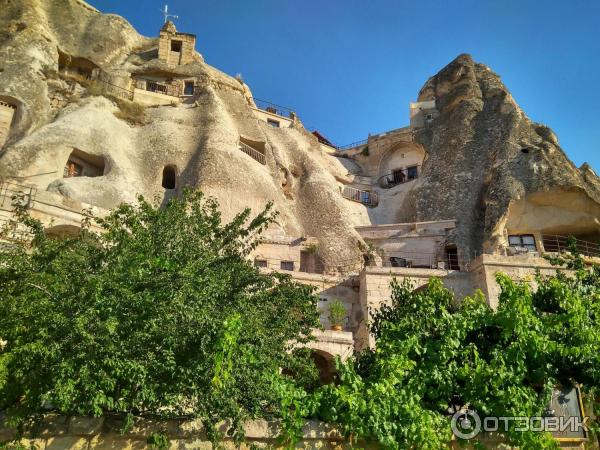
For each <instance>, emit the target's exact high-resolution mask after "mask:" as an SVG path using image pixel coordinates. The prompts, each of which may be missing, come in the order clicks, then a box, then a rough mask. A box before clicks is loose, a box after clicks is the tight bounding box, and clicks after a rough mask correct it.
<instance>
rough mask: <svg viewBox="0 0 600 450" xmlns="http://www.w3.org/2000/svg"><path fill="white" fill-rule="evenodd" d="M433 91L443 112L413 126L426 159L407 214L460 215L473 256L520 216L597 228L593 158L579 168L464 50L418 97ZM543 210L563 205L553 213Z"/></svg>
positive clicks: (598, 195) (598, 187) (547, 225)
mask: <svg viewBox="0 0 600 450" xmlns="http://www.w3.org/2000/svg"><path fill="white" fill-rule="evenodd" d="M432 98H435V100H436V107H437V109H438V110H439V112H440V115H439V117H437V118H436V119H435V120H434V121H433V122H432V123H431V124H430V125H429V126H428V127H425V128H423V129H421V130H419V131H417V132H416V133H415V140H416V141H417V142H419V143H421V144H422V145H423V146H424V147H425V148H426V149H427V158H426V160H425V161H424V163H423V171H422V177H421V178H420V179H419V181H418V185H417V186H416V187H415V188H414V189H412V190H411V192H410V193H409V195H408V198H407V200H406V202H405V205H404V206H403V208H402V209H401V220H406V221H424V220H434V219H438V218H443V217H447V218H456V219H457V244H458V246H459V248H461V247H462V249H463V250H464V253H465V259H467V260H468V259H469V258H471V257H473V256H474V255H475V254H476V253H481V252H482V251H493V250H494V249H495V248H496V247H497V246H498V245H499V241H500V237H501V233H502V231H503V230H504V227H505V226H506V224H507V221H509V220H510V221H513V222H514V221H516V220H517V218H516V217H514V216H515V215H517V214H518V215H520V216H521V219H526V220H528V221H529V222H530V223H528V225H527V227H526V228H533V229H537V230H541V231H545V232H555V233H557V234H563V233H571V232H572V233H577V234H579V235H597V234H598V231H599V225H600V224H599V223H598V218H600V207H599V203H600V179H599V178H598V177H597V176H596V174H595V173H594V171H593V170H592V169H591V168H590V167H589V166H588V165H587V164H584V165H583V166H582V167H581V168H579V169H578V168H577V167H575V165H574V164H573V163H572V162H571V161H570V160H569V159H568V158H567V156H566V155H565V153H564V151H563V150H562V149H561V148H560V146H559V144H558V139H557V137H556V136H555V134H554V133H553V132H552V130H551V129H550V128H548V127H547V126H545V125H541V124H539V123H534V122H532V121H531V120H530V119H529V118H528V117H527V116H526V115H525V113H524V112H523V110H521V108H520V107H519V106H518V105H517V103H516V102H515V100H514V99H513V98H512V96H511V94H510V93H509V91H508V89H507V88H506V86H504V84H503V83H502V82H501V81H500V77H499V76H498V75H496V74H495V73H494V72H492V71H491V70H490V68H489V67H487V66H485V65H483V64H478V63H475V62H474V61H473V60H472V58H471V57H470V56H469V55H460V56H459V57H457V58H456V59H455V60H454V61H452V62H451V63H450V64H448V65H447V66H446V67H444V68H443V69H442V70H441V71H440V72H439V73H438V74H437V75H435V76H433V77H431V78H430V79H429V80H428V81H427V82H426V83H425V85H424V86H423V88H422V89H421V91H420V93H419V101H425V100H430V99H432ZM523 202H527V204H526V205H520V206H521V207H520V208H518V210H517V208H516V207H517V206H519V203H523ZM511 207H515V210H514V214H513V215H512V216H513V217H511ZM543 207H547V208H556V209H553V212H552V217H545V214H544V211H543V210H542V209H543ZM561 210H562V213H559V211H561ZM558 215H562V216H563V217H562V218H561V217H557V216H558ZM561 219H562V220H561ZM532 222H537V223H532ZM574 222H579V224H578V225H577V226H574V224H573V223H574ZM520 226H521V227H523V224H521V225H519V224H515V228H519V227H520Z"/></svg>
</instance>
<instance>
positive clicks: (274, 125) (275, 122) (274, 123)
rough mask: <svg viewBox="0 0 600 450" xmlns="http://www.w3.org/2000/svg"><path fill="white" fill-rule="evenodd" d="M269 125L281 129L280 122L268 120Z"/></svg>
mask: <svg viewBox="0 0 600 450" xmlns="http://www.w3.org/2000/svg"><path fill="white" fill-rule="evenodd" d="M267 123H268V124H269V125H271V126H272V127H274V128H279V120H273V119H267Z"/></svg>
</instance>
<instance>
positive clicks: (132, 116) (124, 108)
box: [87, 81, 146, 125]
mask: <svg viewBox="0 0 600 450" xmlns="http://www.w3.org/2000/svg"><path fill="white" fill-rule="evenodd" d="M115 89H118V88H116V87H115ZM87 92H88V94H89V95H95V96H103V97H106V98H108V99H109V100H111V101H112V102H114V103H115V104H116V105H117V106H118V107H119V111H117V112H116V113H115V116H116V117H118V118H119V119H121V120H125V121H126V122H129V123H130V124H131V125H144V124H145V123H146V108H145V107H144V106H142V105H140V104H139V103H136V102H132V101H129V100H125V99H123V98H121V97H117V96H116V95H114V94H112V93H111V91H110V90H109V89H108V88H107V86H106V85H105V84H104V83H102V82H100V81H95V82H93V83H91V84H89V87H88V89H87Z"/></svg>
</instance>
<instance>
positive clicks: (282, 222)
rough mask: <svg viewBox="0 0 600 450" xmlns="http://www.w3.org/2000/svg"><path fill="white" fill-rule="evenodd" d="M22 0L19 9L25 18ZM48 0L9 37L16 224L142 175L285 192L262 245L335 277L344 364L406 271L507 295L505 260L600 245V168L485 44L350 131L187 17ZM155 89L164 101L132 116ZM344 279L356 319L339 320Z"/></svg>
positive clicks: (108, 195)
mask: <svg viewBox="0 0 600 450" xmlns="http://www.w3.org/2000/svg"><path fill="white" fill-rule="evenodd" d="M22 1H23V0H20V1H16V2H12V3H11V6H10V7H9V6H7V11H6V12H5V14H4V16H3V17H6V19H1V20H0V25H2V26H3V27H4V26H5V27H6V28H7V29H11V30H15V32H18V30H19V27H20V25H19V23H20V22H19V20H21V19H20V15H19V11H18V4H19V3H21V2H22ZM28 1H30V2H33V3H34V4H35V5H36V6H35V8H29V9H28V11H30V12H29V16H28V20H31V21H35V23H36V26H39V27H40V30H41V31H40V33H42V34H43V35H44V37H45V39H44V40H36V39H33V38H30V39H27V38H25V37H23V39H21V40H20V41H19V42H18V48H16V49H15V48H12V47H10V46H9V45H8V44H6V43H5V42H2V43H0V60H5V61H6V67H7V68H8V67H10V70H8V69H7V70H4V71H0V100H1V101H0V144H4V141H6V144H5V145H4V147H3V148H1V150H0V224H1V223H3V222H4V223H6V222H7V221H9V220H10V218H11V217H12V209H11V205H10V202H11V201H10V199H11V197H12V196H13V195H14V194H16V193H21V194H22V198H23V201H25V202H26V204H27V206H28V207H29V208H30V211H31V214H32V215H33V216H34V217H37V218H39V219H40V220H42V222H43V223H45V224H46V225H47V227H48V232H49V233H50V234H52V235H56V236H61V235H65V234H72V233H76V232H77V230H78V227H79V225H80V222H81V219H82V214H83V211H84V210H86V209H90V208H91V209H92V210H93V211H94V212H95V213H96V214H98V215H103V214H105V213H106V212H107V211H108V210H110V209H111V208H114V207H115V206H117V205H118V204H119V203H121V202H133V201H135V199H136V196H137V195H138V194H142V195H144V196H145V197H146V198H149V199H152V198H158V199H159V201H160V202H161V203H162V204H164V203H165V202H168V201H169V199H171V198H173V197H174V196H177V195H178V194H179V192H180V191H181V188H182V187H184V186H191V187H194V188H197V189H201V190H202V191H204V192H205V193H206V194H207V195H210V196H213V197H215V198H216V199H217V200H218V201H219V203H220V205H221V208H222V210H223V219H224V220H228V219H231V218H232V217H233V216H234V215H235V214H236V213H238V212H239V211H241V210H243V209H244V208H246V207H249V208H251V209H253V211H255V212H257V211H259V210H261V209H262V208H264V205H265V204H266V203H267V202H268V201H272V202H273V203H274V208H275V209H276V210H278V211H279V213H280V215H279V217H278V221H277V224H276V225H274V226H273V227H272V229H269V230H268V232H267V233H266V235H265V239H264V241H263V243H262V244H261V245H260V246H259V247H258V248H257V249H256V250H255V251H254V253H253V254H252V256H251V258H252V260H253V262H254V264H256V266H258V267H260V268H261V270H264V271H269V270H276V271H282V272H284V273H288V274H290V276H292V277H293V278H294V279H295V280H297V281H298V282H300V283H305V284H309V285H312V286H315V287H316V288H317V292H318V295H319V298H320V302H319V309H320V310H321V311H322V320H321V322H322V325H323V328H324V330H315V336H316V338H317V340H316V341H315V342H314V343H313V344H312V347H313V348H314V351H315V359H316V360H317V361H318V362H319V364H320V365H321V367H322V369H323V373H324V376H326V375H327V374H330V372H331V370H332V358H333V356H335V355H339V356H341V357H344V358H345V357H348V356H349V355H351V354H352V352H353V351H358V350H362V349H364V348H366V347H368V346H372V345H373V342H372V338H371V337H370V336H369V334H368V324H369V320H370V316H369V315H370V311H372V309H373V308H377V307H379V306H380V305H382V304H383V303H385V302H386V301H389V299H390V282H391V280H392V279H393V278H397V279H409V280H410V281H411V282H412V283H413V284H414V287H415V289H418V288H421V287H423V286H425V285H427V283H428V282H429V280H431V278H433V277H437V278H440V279H441V280H442V281H443V283H444V284H445V285H446V286H447V287H448V288H449V289H451V290H452V291H453V292H454V294H455V296H456V297H457V299H459V300H460V299H462V298H464V297H465V296H467V295H471V294H473V293H474V292H475V291H476V290H477V289H480V290H482V291H483V293H484V294H485V295H486V297H487V299H488V302H489V304H490V305H491V306H492V307H494V306H496V304H497V301H498V289H499V288H498V286H497V284H496V282H495V279H494V275H495V274H496V273H497V272H499V271H502V272H505V273H507V274H508V275H509V276H511V277H512V278H514V279H516V280H524V281H526V282H531V279H532V277H531V275H532V274H534V273H535V271H536V270H540V271H541V272H542V273H552V272H553V271H554V268H553V267H551V266H550V265H549V264H548V262H547V261H546V260H545V259H544V258H543V255H544V254H548V253H556V252H559V251H562V250H564V249H565V246H566V239H567V238H566V236H575V237H576V238H577V239H578V241H577V242H578V245H579V247H580V249H581V251H582V252H583V254H584V255H585V258H586V260H587V261H588V262H589V263H591V262H594V261H598V258H599V257H600V248H599V246H598V244H597V242H599V241H600V179H599V178H598V177H597V176H596V174H595V172H594V171H593V169H592V168H591V167H589V166H588V165H584V166H582V167H580V168H577V167H575V166H574V165H573V164H572V162H571V161H569V159H568V158H567V157H566V155H565V153H564V152H563V150H562V149H561V148H560V146H559V144H558V139H557V137H556V136H555V135H554V133H553V132H552V131H551V130H550V129H549V128H548V127H546V126H544V125H541V124H536V123H534V122H532V121H531V120H530V119H528V118H527V116H526V115H525V113H524V112H523V111H522V110H521V109H520V108H519V106H518V105H517V103H516V102H515V101H514V99H513V98H512V96H511V95H510V93H509V91H508V89H507V88H506V87H505V86H504V85H503V84H502V83H501V81H500V78H499V77H498V76H497V75H496V74H494V73H493V72H492V71H491V70H490V69H489V68H488V67H486V66H484V65H483V64H479V63H476V62H474V61H473V60H472V59H471V57H470V56H468V55H460V56H459V57H458V58H456V59H455V60H454V61H452V62H451V63H450V64H448V65H447V66H446V67H444V68H443V69H442V70H441V71H440V72H439V73H438V74H436V75H434V76H432V77H431V78H430V79H429V80H427V82H426V83H425V85H424V86H423V88H422V89H421V91H420V92H419V94H418V96H417V99H416V100H417V101H416V102H413V103H411V104H410V106H409V114H408V117H407V118H406V119H407V120H406V122H408V125H407V126H401V125H402V124H398V125H399V128H396V129H393V130H389V131H386V132H381V133H377V134H371V135H369V136H368V137H367V138H366V139H364V140H363V141H360V142H356V143H353V144H350V145H347V146H344V147H339V146H334V145H332V143H331V141H329V140H327V139H325V138H323V135H321V134H320V133H317V134H315V135H313V134H312V133H310V132H309V131H308V130H306V129H305V127H304V126H303V124H302V122H301V120H300V118H299V117H298V115H296V114H295V113H294V112H293V111H291V110H290V109H288V108H283V107H281V106H278V105H276V104H273V103H270V102H265V101H261V100H258V99H256V98H254V96H253V94H252V92H251V90H250V87H249V86H247V85H246V84H245V83H244V82H243V81H242V79H241V77H231V76H229V75H227V74H224V73H222V72H221V71H219V70H218V69H216V68H214V67H212V66H210V65H209V64H207V63H206V62H205V61H204V60H203V58H202V56H201V55H200V54H199V53H197V52H196V50H195V48H194V47H195V36H194V35H191V34H187V33H179V32H177V30H176V29H175V26H174V25H173V23H171V22H167V23H165V25H164V27H163V28H162V30H161V31H160V33H159V36H158V38H147V37H143V36H140V35H139V34H138V33H137V32H136V31H135V30H134V29H133V28H132V27H131V25H129V24H128V23H127V22H126V21H125V20H124V19H122V18H119V17H116V16H112V15H103V14H101V13H100V12H98V11H97V10H95V9H93V8H91V7H89V5H87V4H85V3H83V2H81V1H79V0H65V2H67V3H69V5H70V8H63V9H57V8H54V9H53V8H51V7H50V6H49V3H50V2H45V1H42V0H28ZM13 3H14V5H13ZM57 14H60V17H55V19H56V20H53V21H48V20H47V19H46V17H47V16H48V15H53V17H54V15H57ZM4 21H6V23H5V22H4ZM55 24H60V26H56V25H55ZM11 45H13V44H11ZM14 45H17V44H14ZM25 54H27V55H34V57H32V58H33V59H32V60H28V59H25V58H21V57H19V56H20V55H25ZM11 58H14V59H11ZM35 58H37V59H35ZM40 67H43V68H44V70H43V71H42V70H40ZM23 79H27V80H28V82H27V83H26V84H24V83H22V80H23ZM98 86H100V87H101V89H98ZM140 106H141V107H144V109H143V111H144V120H143V121H138V122H136V123H132V122H131V121H128V120H127V119H128V117H127V111H129V110H132V109H136V110H139V109H140V108H139V107H140ZM7 137H8V138H9V139H8V140H6V139H7ZM16 231H18V230H16ZM336 299H339V300H340V301H341V302H342V303H343V304H344V306H345V309H346V318H345V320H344V324H343V330H342V331H335V330H329V329H328V328H330V327H329V325H330V324H329V321H328V308H329V305H330V304H331V302H332V301H334V300H336Z"/></svg>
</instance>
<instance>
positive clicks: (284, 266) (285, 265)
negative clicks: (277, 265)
mask: <svg viewBox="0 0 600 450" xmlns="http://www.w3.org/2000/svg"><path fill="white" fill-rule="evenodd" d="M281 270H288V271H290V272H293V270H294V261H281Z"/></svg>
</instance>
